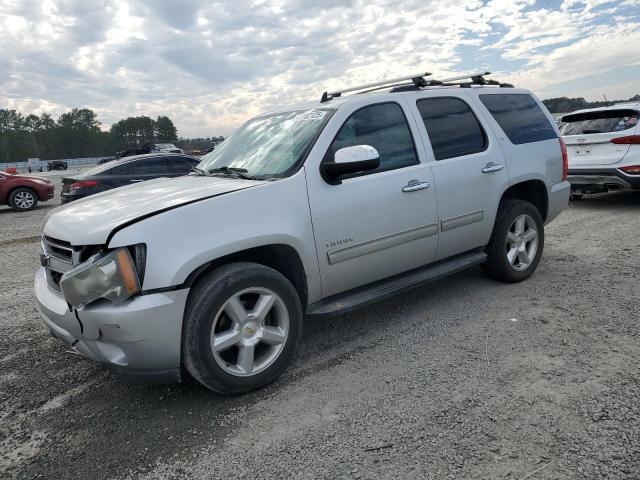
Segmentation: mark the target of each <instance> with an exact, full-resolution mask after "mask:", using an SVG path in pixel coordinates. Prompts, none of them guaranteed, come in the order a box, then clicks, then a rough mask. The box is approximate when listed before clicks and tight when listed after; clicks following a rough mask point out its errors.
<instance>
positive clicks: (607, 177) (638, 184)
mask: <svg viewBox="0 0 640 480" xmlns="http://www.w3.org/2000/svg"><path fill="white" fill-rule="evenodd" d="M568 180H569V182H570V183H571V187H572V189H573V190H585V191H589V190H598V191H604V190H608V189H611V188H616V189H625V190H626V189H636V188H638V189H640V175H627V174H626V173H624V172H622V171H621V170H619V169H617V168H598V169H582V168H580V169H578V168H570V169H569V178H568Z"/></svg>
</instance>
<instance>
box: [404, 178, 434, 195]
mask: <svg viewBox="0 0 640 480" xmlns="http://www.w3.org/2000/svg"><path fill="white" fill-rule="evenodd" d="M430 186H431V184H430V183H429V182H420V181H419V180H411V181H410V182H409V183H408V184H407V185H406V186H404V187H402V191H403V192H404V193H410V192H417V191H418V190H425V189H427V188H429V187H430Z"/></svg>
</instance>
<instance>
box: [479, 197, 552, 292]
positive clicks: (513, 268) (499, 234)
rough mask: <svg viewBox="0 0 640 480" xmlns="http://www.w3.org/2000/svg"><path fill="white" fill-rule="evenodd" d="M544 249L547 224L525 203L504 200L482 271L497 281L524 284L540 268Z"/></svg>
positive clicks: (534, 208)
mask: <svg viewBox="0 0 640 480" xmlns="http://www.w3.org/2000/svg"><path fill="white" fill-rule="evenodd" d="M543 248H544V222H543V220H542V216H541V215H540V212H539V211H538V209H537V208H536V207H535V206H534V205H533V204H531V203H529V202H527V201H524V200H503V201H502V202H500V207H499V208H498V214H497V215H496V221H495V224H494V226H493V232H492V233H491V239H490V240H489V244H488V245H487V248H486V252H487V260H486V262H485V263H484V264H483V265H482V268H483V269H484V271H485V272H486V273H487V275H489V276H490V277H491V278H493V279H495V280H498V281H501V282H521V281H522V280H525V279H526V278H529V277H530V276H531V274H532V273H533V272H534V271H535V269H536V268H537V267H538V263H540V258H541V256H542V251H543Z"/></svg>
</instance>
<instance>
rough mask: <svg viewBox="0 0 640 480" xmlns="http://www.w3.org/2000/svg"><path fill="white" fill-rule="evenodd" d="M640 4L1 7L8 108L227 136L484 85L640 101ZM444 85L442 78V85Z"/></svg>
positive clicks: (0, 52)
mask: <svg viewBox="0 0 640 480" xmlns="http://www.w3.org/2000/svg"><path fill="white" fill-rule="evenodd" d="M639 45H640V0H615V1H606V0H586V1H583V0H559V1H550V0H538V1H534V0H489V1H479V0H456V1H455V2H453V1H451V0H415V1H414V0H400V1H399V0H353V1H349V0H277V1H276V0H274V1H269V0H253V1H245V0H226V1H222V2H214V1H207V0H148V1H134V0H0V107H7V106H8V107H9V108H15V109H17V110H19V111H21V112H23V113H32V112H35V113H43V112H50V113H52V114H54V115H58V114H59V113H61V112H63V111H65V110H66V109H69V108H72V107H88V108H92V109H94V110H95V111H96V112H97V113H98V116H99V119H100V121H101V122H102V123H103V128H106V127H108V126H109V125H110V124H111V123H112V122H114V121H117V120H118V119H120V118H123V117H126V116H129V115H151V116H157V115H168V116H169V117H170V118H172V119H173V120H174V122H175V123H176V125H177V127H178V130H179V134H180V135H183V136H210V135H220V134H222V135H226V134H228V133H230V132H231V131H232V130H233V129H234V127H236V126H238V125H239V124H240V123H242V122H243V121H244V120H246V119H247V118H248V117H250V116H252V115H255V114H257V113H259V112H261V111H264V110H268V109H270V108H273V107H276V106H280V105H286V104H288V103H292V102H297V101H300V100H308V99H314V98H319V97H320V94H321V93H322V91H324V90H326V89H332V88H335V87H339V86H345V85H349V84H354V83H355V84H357V83H362V82H369V81H374V80H378V79H384V78H387V77H394V76H398V75H403V74H412V73H415V72H416V71H420V70H428V71H430V72H433V73H434V74H437V76H440V75H447V74H451V73H454V72H455V73H457V72H464V73H467V72H470V71H474V70H484V69H488V70H489V71H492V72H495V73H496V74H495V78H498V79H500V80H503V81H511V82H514V83H515V84H516V85H517V86H523V87H527V88H530V89H532V90H534V91H535V92H536V93H537V94H538V95H540V96H541V97H542V98H549V97H554V96H565V95H566V96H584V97H586V98H587V99H601V98H602V95H603V94H606V95H607V97H608V98H609V99H611V98H627V97H630V96H632V95H634V94H637V93H640V48H639V47H638V46H639ZM434 76H436V75H434Z"/></svg>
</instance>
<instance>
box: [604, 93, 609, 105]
mask: <svg viewBox="0 0 640 480" xmlns="http://www.w3.org/2000/svg"><path fill="white" fill-rule="evenodd" d="M602 96H603V97H604V103H605V105H606V106H607V107H608V106H609V100H607V94H606V93H603V94H602Z"/></svg>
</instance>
